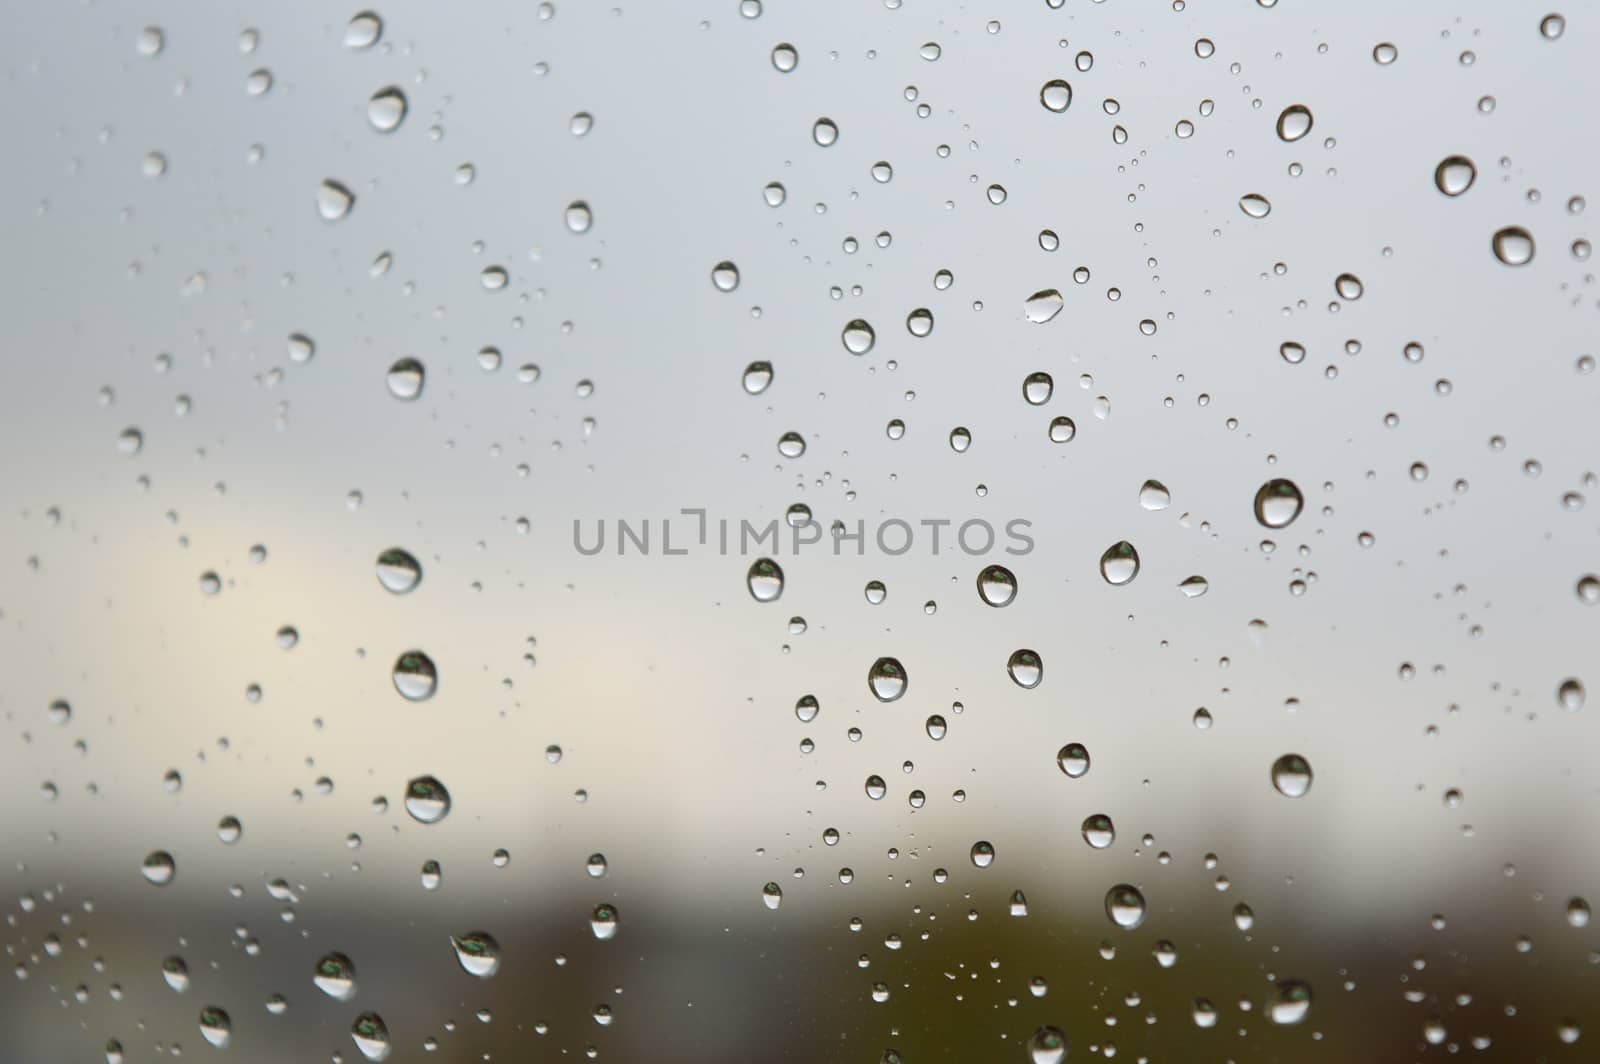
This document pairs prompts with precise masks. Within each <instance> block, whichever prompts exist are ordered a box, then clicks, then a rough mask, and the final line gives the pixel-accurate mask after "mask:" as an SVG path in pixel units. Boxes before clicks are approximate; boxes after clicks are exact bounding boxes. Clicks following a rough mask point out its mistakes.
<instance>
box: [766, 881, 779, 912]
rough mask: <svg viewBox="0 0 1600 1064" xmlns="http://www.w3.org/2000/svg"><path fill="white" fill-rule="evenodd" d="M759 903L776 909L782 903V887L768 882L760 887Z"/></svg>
mask: <svg viewBox="0 0 1600 1064" xmlns="http://www.w3.org/2000/svg"><path fill="white" fill-rule="evenodd" d="M761 904H763V905H765V906H766V907H767V908H769V909H776V908H777V907H778V906H780V905H782V904H783V888H782V887H780V886H778V884H776V883H770V882H769V883H768V884H767V885H766V886H764V887H762V888H761Z"/></svg>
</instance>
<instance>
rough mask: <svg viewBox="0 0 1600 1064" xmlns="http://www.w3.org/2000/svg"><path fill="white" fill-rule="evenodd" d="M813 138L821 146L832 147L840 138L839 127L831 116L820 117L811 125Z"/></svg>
mask: <svg viewBox="0 0 1600 1064" xmlns="http://www.w3.org/2000/svg"><path fill="white" fill-rule="evenodd" d="M811 139H812V140H814V141H816V143H817V146H818V147H820V148H831V147H833V145H834V144H835V143H837V142H838V140H839V127H838V126H836V125H834V124H833V119H831V118H819V119H817V120H816V121H815V122H814V123H812V125H811Z"/></svg>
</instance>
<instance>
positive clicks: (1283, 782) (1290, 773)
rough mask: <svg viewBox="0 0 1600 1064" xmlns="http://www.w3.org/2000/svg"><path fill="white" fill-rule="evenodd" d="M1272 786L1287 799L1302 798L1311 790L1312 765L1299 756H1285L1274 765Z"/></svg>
mask: <svg viewBox="0 0 1600 1064" xmlns="http://www.w3.org/2000/svg"><path fill="white" fill-rule="evenodd" d="M1272 785H1273V786H1274V787H1276V788H1277V790H1278V793H1279V794H1281V795H1283V796H1284V797H1285V798H1301V797H1304V796H1305V793H1306V792H1307V791H1309V790H1310V789H1311V763H1310V762H1309V761H1307V760H1306V759H1305V758H1303V757H1301V756H1300V755H1299V754H1284V755H1283V756H1282V757H1280V758H1278V760H1276V761H1274V762H1273V763H1272Z"/></svg>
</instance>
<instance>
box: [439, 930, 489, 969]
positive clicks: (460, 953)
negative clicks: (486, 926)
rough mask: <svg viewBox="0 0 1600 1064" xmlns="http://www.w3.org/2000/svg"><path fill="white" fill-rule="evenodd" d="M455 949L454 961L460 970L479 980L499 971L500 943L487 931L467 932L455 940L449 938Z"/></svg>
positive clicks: (452, 936) (451, 937)
mask: <svg viewBox="0 0 1600 1064" xmlns="http://www.w3.org/2000/svg"><path fill="white" fill-rule="evenodd" d="M450 945H451V946H453V947H454V948H455V951H456V961H457V963H459V964H460V965H461V970H462V971H464V972H466V973H467V974H468V975H475V976H477V977H478V978H479V979H487V978H489V977H490V976H491V975H493V974H494V973H495V972H498V971H499V970H500V943H498V942H496V941H495V940H494V936H493V935H491V934H489V932H487V931H469V932H467V933H466V934H464V935H462V936H461V937H460V938H457V937H456V936H455V935H451V936H450Z"/></svg>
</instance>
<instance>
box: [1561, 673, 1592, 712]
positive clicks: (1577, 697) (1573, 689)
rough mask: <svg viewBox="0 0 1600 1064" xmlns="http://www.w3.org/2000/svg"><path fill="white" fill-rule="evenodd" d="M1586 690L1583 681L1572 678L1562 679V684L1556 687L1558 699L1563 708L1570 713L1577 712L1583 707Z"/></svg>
mask: <svg viewBox="0 0 1600 1064" xmlns="http://www.w3.org/2000/svg"><path fill="white" fill-rule="evenodd" d="M1584 699H1585V692H1584V689H1583V681H1581V680H1579V679H1577V678H1570V679H1566V680H1563V681H1561V686H1560V687H1558V688H1556V701H1558V702H1560V703H1561V708H1562V709H1564V710H1566V711H1567V712H1568V713H1575V712H1577V711H1578V710H1580V709H1582V708H1583V703H1584Z"/></svg>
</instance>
